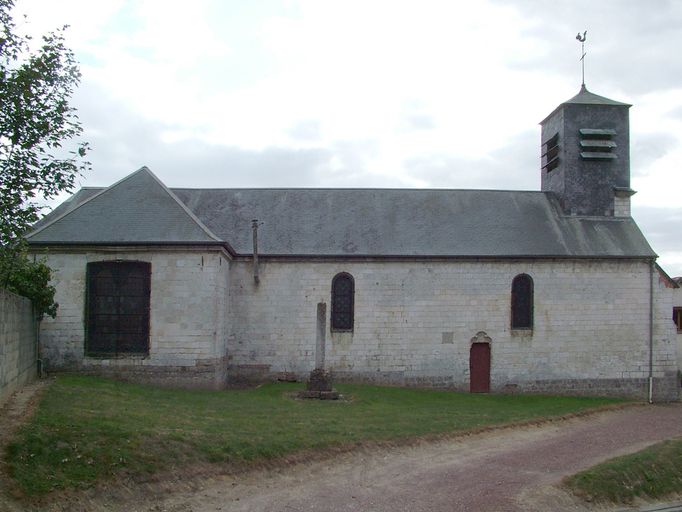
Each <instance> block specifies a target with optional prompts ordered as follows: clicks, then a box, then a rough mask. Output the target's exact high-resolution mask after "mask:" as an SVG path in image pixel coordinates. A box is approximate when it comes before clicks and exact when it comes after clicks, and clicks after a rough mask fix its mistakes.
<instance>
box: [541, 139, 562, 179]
mask: <svg viewBox="0 0 682 512" xmlns="http://www.w3.org/2000/svg"><path fill="white" fill-rule="evenodd" d="M557 165H559V134H558V133H555V134H554V135H553V136H552V137H551V138H550V139H549V140H548V141H547V142H545V143H544V144H543V145H542V170H543V171H547V172H549V171H551V170H552V169H555V168H556V167H557Z"/></svg>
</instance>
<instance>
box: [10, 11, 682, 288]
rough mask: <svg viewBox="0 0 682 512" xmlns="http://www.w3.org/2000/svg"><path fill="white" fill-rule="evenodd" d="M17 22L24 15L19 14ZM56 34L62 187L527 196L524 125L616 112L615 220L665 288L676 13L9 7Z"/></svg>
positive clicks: (676, 223)
mask: <svg viewBox="0 0 682 512" xmlns="http://www.w3.org/2000/svg"><path fill="white" fill-rule="evenodd" d="M24 14H25V15H26V16H27V18H26V20H24V19H23V18H22V17H21V16H22V15H24ZM15 20H16V21H17V22H18V25H19V27H18V28H19V30H20V31H23V32H25V33H29V34H32V35H34V36H38V35H40V34H43V33H46V32H48V31H50V30H53V29H55V28H57V27H60V26H62V25H64V24H68V25H69V28H68V29H67V32H66V40H67V44H68V46H70V47H71V48H72V49H73V50H74V52H75V54H76V58H77V59H78V61H79V62H80V65H81V72H82V80H81V84H80V87H79V88H78V90H77V92H76V94H75V95H74V98H73V105H74V106H75V107H76V108H77V109H78V113H79V117H80V119H81V122H82V124H83V128H84V134H83V138H84V139H85V140H87V141H88V142H89V143H90V145H91V147H92V150H91V152H90V153H89V155H88V157H89V160H90V161H91V163H92V171H91V172H89V173H88V174H86V175H85V176H83V177H82V179H81V180H80V183H79V185H80V186H108V185H111V184H112V183H114V182H116V181H117V180H119V179H121V178H123V177H125V176H126V175H128V174H130V173H131V172H133V171H135V170H137V169H138V168H140V167H141V166H143V165H146V166H147V167H149V168H150V169H151V170H152V171H153V172H154V173H155V174H156V175H157V176H158V177H159V178H160V179H161V180H162V181H163V182H164V183H165V184H166V185H168V186H169V187H224V188H230V187H381V188H383V187H391V188H454V189H471V188H474V189H503V190H539V189H540V127H539V124H538V123H539V122H540V121H541V120H542V119H544V118H545V116H546V115H548V114H549V113H550V112H551V111H552V110H554V108H555V107H556V106H558V105H559V104H560V103H562V102H563V101H565V100H567V99H569V98H571V97H572V96H574V95H575V94H577V93H578V91H579V89H580V84H581V67H580V61H579V58H580V55H581V48H580V43H579V42H578V41H577V40H576V38H575V36H576V34H577V33H578V32H583V31H585V30H587V42H586V50H587V56H586V58H585V59H586V60H585V82H586V84H587V87H588V89H589V90H590V91H591V92H594V93H596V94H599V95H602V96H606V97H608V98H612V99H615V100H618V101H622V102H626V103H630V104H632V105H633V107H632V108H631V109H630V129H631V148H630V150H631V176H632V182H631V186H632V188H633V189H635V190H636V191H637V194H636V195H635V196H633V198H632V215H633V217H634V218H635V220H636V221H637V223H638V224H639V226H640V227H641V229H642V231H643V232H644V234H645V235H646V236H647V238H648V240H649V242H650V244H651V245H652V247H653V248H654V250H655V251H656V252H657V253H658V255H659V260H658V262H659V264H660V265H661V266H662V267H663V268H664V270H666V271H667V272H668V273H669V274H670V275H672V276H681V275H682V236H680V227H682V200H681V197H682V58H680V57H679V55H680V51H681V50H682V1H666V0H651V1H647V2H643V1H640V0H600V1H598V2H596V1H594V0H552V1H538V0H517V1H494V0H476V1H471V0H470V1H466V2H464V1H454V0H447V1H431V0H419V1H416V0H415V1H400V0H390V1H381V0H362V1H356V0H344V1H342V2H341V1H327V0H280V1H274V0H239V1H238V0H222V1H221V0H214V1H211V0H193V1H192V2H187V1H186V0H185V1H182V2H179V1H173V0H99V1H96V2H93V1H92V0H59V1H54V0H17V2H16V7H15Z"/></svg>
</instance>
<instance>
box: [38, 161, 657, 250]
mask: <svg viewBox="0 0 682 512" xmlns="http://www.w3.org/2000/svg"><path fill="white" fill-rule="evenodd" d="M252 219H258V220H259V221H260V223H261V225H260V227H259V231H258V244H259V253H260V254H261V255H263V256H312V257H316V256H317V257H332V256H341V257H363V256H367V257H484V258H485V257H494V258H507V257H511V258H514V257H517V258H520V257H558V258H573V257H597V258H600V257H607V258H608V257H614V258H652V257H655V256H656V254H655V253H654V252H653V250H652V249H651V247H650V246H649V244H648V243H647V241H646V239H645V238H644V236H643V235H642V233H641V232H640V230H639V228H638V227H637V225H636V224H635V222H634V221H633V220H632V219H631V218H615V217H574V216H566V215H564V214H563V212H562V210H561V207H560V206H559V204H558V201H557V200H556V198H555V197H554V195H553V194H551V193H546V192H534V191H533V192H529V191H496V190H444V189H443V190H441V189H437V190H423V189H187V188H178V189H172V191H171V190H169V189H167V188H166V187H165V186H164V185H163V184H162V183H161V182H159V181H158V179H157V178H156V177H155V176H154V175H153V174H152V173H151V171H149V170H148V169H146V168H142V169H140V171H138V172H137V173H135V174H133V175H131V176H129V177H128V178H125V179H124V180H122V181H120V182H118V183H117V184H115V185H112V186H111V187H109V188H106V189H92V188H88V189H82V190H80V191H79V192H78V193H76V194H75V195H74V196H73V197H72V198H71V199H70V200H69V201H67V202H65V203H63V204H62V205H60V206H59V207H58V208H56V209H55V210H54V211H53V212H52V213H51V214H49V215H48V216H47V217H46V218H45V219H44V220H43V221H41V224H38V225H37V226H36V227H37V229H36V231H34V233H33V234H31V235H30V237H29V243H31V244H40V245H50V244H55V245H64V244H86V243H88V242H90V243H111V244H115V243H144V242H149V243H173V242H176V243H177V242H214V243H218V242H215V241H216V240H220V241H221V242H222V243H223V244H224V245H225V246H227V247H228V248H229V249H230V250H231V252H232V251H233V252H234V253H235V254H238V255H250V254H251V253H252V250H253V246H252V230H251V220H252Z"/></svg>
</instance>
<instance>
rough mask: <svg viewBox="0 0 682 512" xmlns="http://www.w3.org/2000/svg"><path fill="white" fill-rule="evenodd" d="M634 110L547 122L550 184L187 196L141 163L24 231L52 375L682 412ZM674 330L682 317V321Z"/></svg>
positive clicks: (588, 100) (591, 99)
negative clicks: (318, 380)
mask: <svg viewBox="0 0 682 512" xmlns="http://www.w3.org/2000/svg"><path fill="white" fill-rule="evenodd" d="M629 108H630V105H627V104H624V103H620V102H617V101H613V100H610V99H607V98H604V97H601V96H598V95H596V94H593V93H591V92H589V91H588V90H587V89H586V88H585V87H584V86H583V87H582V89H581V90H580V92H579V93H578V94H577V95H576V96H575V97H573V98H571V99H570V100H568V101H566V102H564V103H562V104H561V105H559V106H558V107H557V108H556V109H555V110H554V111H553V112H552V113H551V114H550V115H549V116H548V117H547V118H546V119H545V120H544V121H542V123H541V126H542V135H541V162H540V172H541V176H542V190H541V191H495V190H445V189H430V190H418V189H312V188H295V189H293V188H292V189H287V188H278V189H195V188H172V189H169V188H168V187H166V186H165V185H164V184H163V183H162V182H161V181H160V180H159V179H158V178H157V177H156V176H155V175H154V174H153V173H152V172H151V171H150V170H149V169H147V168H146V167H143V168H141V169H139V170H138V171H136V172H134V173H133V174H131V175H129V176H127V177H126V178H124V179H122V180H121V181H119V182H118V183H115V184H113V185H111V186H109V187H106V188H92V187H85V188H82V189H81V190H79V191H78V192H77V193H76V194H74V195H73V196H72V197H71V198H70V199H68V200H67V201H66V202H64V203H63V204H61V205H60V206H59V207H57V208H56V209H55V210H54V211H53V212H51V213H50V214H49V215H48V216H47V217H45V218H44V219H43V220H42V221H41V222H40V223H38V224H37V225H36V227H35V230H34V231H33V232H32V233H31V234H30V235H29V236H28V242H29V244H30V247H31V250H32V252H33V253H34V254H36V255H37V256H39V257H40V256H44V257H45V258H46V260H47V261H46V262H47V264H48V265H49V266H50V267H51V268H52V269H53V270H54V273H53V284H54V286H55V287H56V289H57V295H56V300H57V302H59V311H58V314H57V317H56V318H55V319H49V318H48V319H45V320H44V321H43V322H42V326H41V334H40V352H41V358H42V360H43V364H44V366H45V368H46V369H47V370H48V371H50V370H53V371H78V372H85V373H96V374H102V375H110V376H114V377H117V378H123V379H127V380H132V381H140V382H152V383H157V384H161V385H178V386H196V387H209V388H223V387H225V386H228V385H230V384H237V383H243V382H245V381H248V382H257V381H264V380H272V379H278V378H279V379H292V378H297V379H305V378H306V377H307V375H308V374H309V373H310V371H311V370H313V369H314V368H316V367H321V366H324V368H325V369H326V370H328V371H329V372H331V374H332V376H333V378H334V380H335V381H337V382H339V381H354V382H370V383H381V384H392V385H405V386H428V387H442V388H449V389H458V390H463V391H471V392H488V391H490V392H501V393H559V394H585V395H588V394H589V395H617V396H628V397H636V398H640V399H647V398H649V399H653V400H671V399H677V398H678V395H679V389H680V378H679V370H680V367H681V363H682V361H680V353H681V352H682V350H679V349H680V348H682V347H680V344H681V343H682V334H680V333H682V301H681V300H680V297H681V296H682V293H681V292H680V291H679V283H678V282H676V281H675V280H673V279H671V278H669V277H668V276H667V275H666V274H665V272H663V270H662V269H660V268H659V267H658V266H657V264H656V254H655V253H654V251H653V250H652V249H651V247H650V246H649V244H648V243H647V241H646V239H645V238H644V236H643V235H642V233H641V231H640V230H639V228H638V227H637V224H636V223H635V221H634V220H633V219H632V217H631V216H630V197H631V196H632V194H634V193H635V192H634V191H633V190H632V189H631V188H630V158H629V153H630V147H629V113H628V112H629ZM676 314H677V315H678V316H677V317H675V315H676Z"/></svg>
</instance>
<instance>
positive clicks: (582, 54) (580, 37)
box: [575, 30, 587, 87]
mask: <svg viewBox="0 0 682 512" xmlns="http://www.w3.org/2000/svg"><path fill="white" fill-rule="evenodd" d="M575 38H576V39H577V40H578V41H580V47H581V51H580V62H581V64H582V69H583V83H582V86H583V87H585V40H586V39H587V30H586V31H585V32H583V34H582V35H580V32H578V35H577V36H575Z"/></svg>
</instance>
